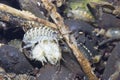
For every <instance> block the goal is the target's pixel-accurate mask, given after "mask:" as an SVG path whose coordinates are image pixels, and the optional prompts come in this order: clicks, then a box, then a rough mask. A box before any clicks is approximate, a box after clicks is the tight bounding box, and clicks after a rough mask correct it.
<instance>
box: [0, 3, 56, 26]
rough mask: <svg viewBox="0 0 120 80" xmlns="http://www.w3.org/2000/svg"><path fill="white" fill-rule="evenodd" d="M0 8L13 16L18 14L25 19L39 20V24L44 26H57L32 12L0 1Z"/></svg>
mask: <svg viewBox="0 0 120 80" xmlns="http://www.w3.org/2000/svg"><path fill="white" fill-rule="evenodd" d="M0 10H1V11H5V12H8V13H10V14H12V15H14V16H19V17H21V18H24V19H27V20H32V21H37V22H39V23H41V24H45V25H46V26H50V27H53V28H57V27H56V25H55V24H54V23H51V22H49V21H47V20H44V19H41V18H38V17H36V16H35V15H33V14H32V13H30V12H27V11H20V10H17V9H15V8H12V7H10V6H7V5H5V4H2V3H0Z"/></svg>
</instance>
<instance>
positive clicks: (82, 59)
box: [41, 0, 98, 80]
mask: <svg viewBox="0 0 120 80" xmlns="http://www.w3.org/2000/svg"><path fill="white" fill-rule="evenodd" d="M41 1H42V2H43V4H44V6H45V8H46V10H47V11H48V12H49V13H50V16H51V18H52V19H53V20H54V22H55V23H56V25H57V26H58V29H59V31H60V32H61V34H62V35H63V38H64V39H65V41H66V42H67V44H68V45H69V47H70V48H71V49H72V51H73V53H74V55H75V56H76V58H77V60H78V61H79V63H80V65H81V67H82V69H83V71H84V72H85V73H86V75H87V76H88V78H89V80H98V78H97V77H96V75H95V74H94V73H93V71H92V68H91V66H90V63H89V61H88V60H87V59H86V58H85V56H84V55H83V54H82V53H81V51H80V50H79V48H78V47H77V44H76V41H75V38H74V37H73V36H72V35H70V34H65V35H64V33H65V32H70V31H69V28H68V27H67V26H65V25H64V22H63V18H62V17H61V16H60V15H59V13H57V10H56V7H55V6H54V5H53V4H52V3H51V2H49V1H48V0H41Z"/></svg>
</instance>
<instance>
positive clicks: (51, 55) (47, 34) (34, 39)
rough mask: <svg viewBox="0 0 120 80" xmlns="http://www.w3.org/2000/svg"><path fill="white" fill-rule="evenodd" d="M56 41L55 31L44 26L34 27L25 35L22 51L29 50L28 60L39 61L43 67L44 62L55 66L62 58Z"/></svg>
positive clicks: (56, 33) (57, 38) (56, 34)
mask: <svg viewBox="0 0 120 80" xmlns="http://www.w3.org/2000/svg"><path fill="white" fill-rule="evenodd" d="M58 40H59V37H58V32H57V31H56V30H53V29H52V28H49V27H46V26H40V27H34V28H31V29H29V30H28V31H27V32H26V33H25V35H24V37H23V42H24V44H25V45H24V46H23V49H28V48H29V49H30V50H28V51H29V55H28V54H27V56H28V57H29V58H31V59H35V60H37V61H41V62H42V64H43V65H44V63H46V62H49V63H51V64H53V65H55V64H56V63H57V62H59V61H60V59H61V56H62V54H61V49H60V47H59V42H58Z"/></svg>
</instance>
